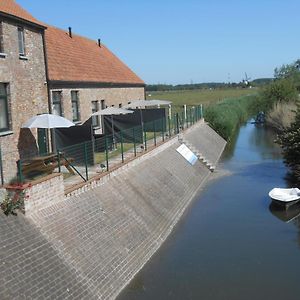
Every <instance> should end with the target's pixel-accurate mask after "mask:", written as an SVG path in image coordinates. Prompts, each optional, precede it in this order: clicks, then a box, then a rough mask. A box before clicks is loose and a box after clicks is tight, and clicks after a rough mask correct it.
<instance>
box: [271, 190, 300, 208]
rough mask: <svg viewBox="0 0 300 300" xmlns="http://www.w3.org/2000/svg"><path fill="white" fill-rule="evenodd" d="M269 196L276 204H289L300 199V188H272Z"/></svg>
mask: <svg viewBox="0 0 300 300" xmlns="http://www.w3.org/2000/svg"><path fill="white" fill-rule="evenodd" d="M269 196H270V198H271V199H272V200H273V201H275V202H276V203H277V204H280V205H284V206H290V205H292V204H295V203H297V202H298V201H299V200H300V190H299V189H298V188H291V189H281V188H274V189H272V190H271V191H270V192H269Z"/></svg>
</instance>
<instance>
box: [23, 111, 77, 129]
mask: <svg viewBox="0 0 300 300" xmlns="http://www.w3.org/2000/svg"><path fill="white" fill-rule="evenodd" d="M71 126H75V124H74V123H73V122H71V121H69V120H68V119H66V118H63V117H60V116H57V115H52V114H42V115H37V116H34V117H32V118H31V119H29V120H28V121H27V122H26V123H25V124H24V125H23V126H22V128H47V129H51V128H67V127H71Z"/></svg>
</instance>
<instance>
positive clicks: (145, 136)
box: [143, 131, 147, 151]
mask: <svg viewBox="0 0 300 300" xmlns="http://www.w3.org/2000/svg"><path fill="white" fill-rule="evenodd" d="M143 134H144V141H145V151H147V133H146V131H144V132H143Z"/></svg>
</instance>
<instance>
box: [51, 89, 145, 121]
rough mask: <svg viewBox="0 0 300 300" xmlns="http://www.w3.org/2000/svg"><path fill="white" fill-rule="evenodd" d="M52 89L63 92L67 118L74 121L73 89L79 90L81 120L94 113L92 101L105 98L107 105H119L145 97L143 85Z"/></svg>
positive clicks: (63, 104)
mask: <svg viewBox="0 0 300 300" xmlns="http://www.w3.org/2000/svg"><path fill="white" fill-rule="evenodd" d="M51 91H61V92H62V107H63V115H64V117H65V118H67V119H69V120H71V121H72V103H71V91H78V92H79V93H78V95H79V110H80V121H81V122H85V121H86V120H88V119H89V118H90V116H91V114H92V101H96V100H97V101H99V107H100V105H101V102H100V101H101V100H105V105H107V106H112V105H115V107H119V104H120V103H122V105H125V104H127V103H128V102H129V101H132V100H142V99H144V97H145V95H144V88H143V87H126V88H78V89H76V88H74V89H69V88H68V89H66V88H65V89H51Z"/></svg>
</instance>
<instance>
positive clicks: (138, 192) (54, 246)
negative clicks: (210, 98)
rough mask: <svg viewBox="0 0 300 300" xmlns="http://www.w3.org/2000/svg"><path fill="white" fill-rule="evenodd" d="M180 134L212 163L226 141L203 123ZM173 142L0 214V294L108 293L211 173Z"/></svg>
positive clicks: (160, 238)
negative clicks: (53, 199) (40, 203)
mask: <svg viewBox="0 0 300 300" xmlns="http://www.w3.org/2000/svg"><path fill="white" fill-rule="evenodd" d="M184 138H185V140H187V141H188V142H189V143H190V144H192V145H193V146H194V147H195V148H197V149H199V151H200V152H201V153H202V154H203V155H206V156H207V157H208V158H209V160H210V161H211V162H212V163H214V164H216V162H217V160H218V159H219V157H220V155H221V153H222V152H223V149H224V147H225V141H224V140H223V139H222V138H220V137H219V136H218V135H217V134H216V133H215V132H214V131H212V130H211V129H210V127H209V126H207V125H206V124H205V123H199V124H197V125H195V126H193V127H192V128H190V129H189V130H188V131H186V132H185V133H184ZM179 146H180V142H179V141H178V139H177V138H174V139H172V140H170V141H168V142H167V143H165V144H163V145H161V146H160V147H158V148H156V149H154V150H152V151H151V152H148V153H147V154H145V155H144V156H142V157H140V158H139V159H137V160H136V161H134V162H131V164H130V166H128V167H127V168H123V169H122V171H118V172H117V173H116V174H117V175H116V176H113V174H110V176H109V179H108V180H104V181H103V182H102V183H101V184H100V185H98V186H95V187H94V188H93V189H90V190H89V191H86V192H84V193H80V194H78V195H74V196H71V197H67V198H66V199H64V200H63V201H60V202H58V203H56V204H53V205H50V206H47V207H45V208H41V209H40V210H38V211H36V212H33V213H32V214H30V215H29V216H18V217H8V218H7V217H5V216H4V215H3V214H1V215H0V238H1V248H0V249H1V251H0V254H1V255H0V259H1V267H2V268H1V270H0V273H1V274H0V275H1V277H0V299H11V298H13V299H24V298H26V297H30V296H31V297H32V298H33V299H45V298H47V296H48V297H49V299H68V298H69V299H114V298H115V297H116V296H117V295H118V294H119V293H120V291H121V290H122V288H123V287H124V286H125V285H126V284H128V283H129V281H130V280H131V279H132V278H133V277H134V275H135V274H136V273H137V272H138V271H139V270H140V269H141V268H142V267H143V265H144V264H145V263H146V262H147V261H148V260H149V259H150V258H151V256H152V255H153V254H154V253H155V251H156V250H157V249H158V248H159V247H160V246H161V244H162V243H163V242H164V240H165V239H166V238H167V237H168V235H169V234H170V232H171V230H172V229H173V228H174V226H175V225H176V223H177V222H178V220H179V219H180V217H181V216H182V214H183V213H184V211H185V209H186V207H187V206H188V205H189V204H190V203H191V201H192V200H193V199H194V198H195V196H196V195H197V193H198V192H199V190H200V188H201V186H202V185H203V183H204V182H205V180H206V179H207V178H208V176H209V175H210V171H209V170H208V168H207V167H206V166H205V165H204V164H203V163H201V162H200V161H197V162H196V164H195V165H194V166H192V165H190V164H189V163H188V162H187V161H186V160H185V159H184V158H183V157H182V156H181V155H180V154H179V153H178V152H177V151H176V149H177V148H178V147H179ZM12 253H13V254H12ZM15 254H16V255H15ZM20 295H23V297H22V296H20Z"/></svg>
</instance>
